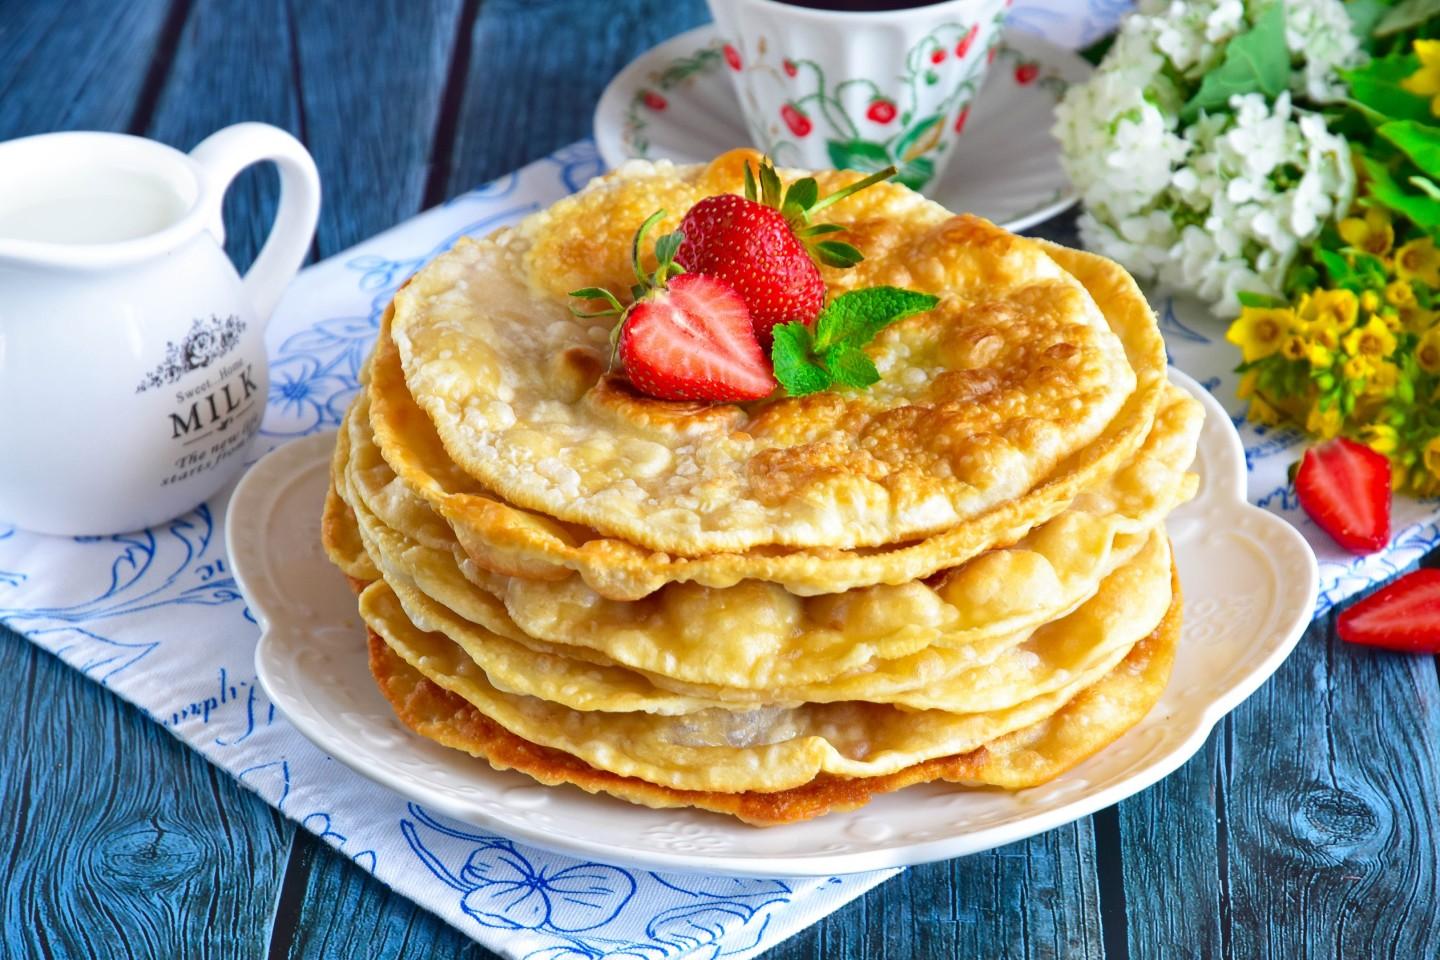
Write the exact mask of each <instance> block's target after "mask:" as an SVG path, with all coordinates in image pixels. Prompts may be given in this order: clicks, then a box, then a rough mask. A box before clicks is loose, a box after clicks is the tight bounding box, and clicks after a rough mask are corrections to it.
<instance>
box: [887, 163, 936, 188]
mask: <svg viewBox="0 0 1440 960" xmlns="http://www.w3.org/2000/svg"><path fill="white" fill-rule="evenodd" d="M934 176H935V161H933V160H931V159H930V158H929V157H916V158H915V159H914V160H907V161H905V163H903V164H902V165H901V166H900V172H899V173H897V174H896V175H895V182H896V183H903V184H905V186H907V187H909V188H910V189H911V190H922V189H924V187H925V185H926V184H927V183H929V182H930V178H932V177H934Z"/></svg>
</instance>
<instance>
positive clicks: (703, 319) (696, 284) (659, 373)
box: [620, 273, 775, 401]
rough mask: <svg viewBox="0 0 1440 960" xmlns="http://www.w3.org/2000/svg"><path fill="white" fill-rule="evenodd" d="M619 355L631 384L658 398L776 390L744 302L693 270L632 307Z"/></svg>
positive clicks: (738, 396)
mask: <svg viewBox="0 0 1440 960" xmlns="http://www.w3.org/2000/svg"><path fill="white" fill-rule="evenodd" d="M620 359H621V361H622V362H623V363H624V364H625V372H626V373H628V374H629V375H630V382H631V383H633V384H635V387H636V389H638V390H639V391H640V392H642V393H648V394H649V395H650V396H652V397H659V398H660V399H662V400H717V401H736V400H758V399H760V398H761V397H767V396H769V395H770V392H771V391H772V390H774V389H775V378H774V377H773V376H771V374H770V364H768V363H767V362H766V361H765V354H764V353H763V352H762V351H761V350H760V344H759V342H758V341H757V340H756V339H755V330H754V327H753V326H752V325H751V320H750V311H749V310H747V309H745V301H744V300H742V299H740V295H739V294H738V293H736V292H735V290H734V289H733V288H731V287H730V286H728V285H727V284H725V283H724V282H723V281H720V280H716V279H715V278H714V277H707V276H705V275H704V274H699V273H682V274H681V275H680V276H678V277H675V278H674V279H673V280H671V281H670V282H669V283H668V284H666V286H665V289H664V290H658V291H656V292H655V293H653V294H651V295H650V296H648V297H646V298H645V299H644V300H641V301H640V302H639V303H637V304H635V306H634V307H632V308H631V310H630V314H629V316H628V317H626V318H625V320H624V323H623V325H622V326H621V329H620Z"/></svg>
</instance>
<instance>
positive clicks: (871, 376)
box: [824, 343, 880, 390]
mask: <svg viewBox="0 0 1440 960" xmlns="http://www.w3.org/2000/svg"><path fill="white" fill-rule="evenodd" d="M824 364H825V368H826V369H827V370H829V371H830V376H832V377H833V378H834V379H835V382H836V383H839V384H842V385H844V386H847V387H854V388H856V389H857V390H864V389H865V388H866V387H868V386H870V385H871V384H875V383H879V382H880V371H878V370H876V369H875V362H874V361H873V360H871V359H870V358H869V357H868V356H866V354H865V351H864V350H861V349H860V348H859V347H855V346H851V345H850V344H848V343H837V344H836V345H835V346H833V347H831V348H830V349H829V350H826V351H825V356H824Z"/></svg>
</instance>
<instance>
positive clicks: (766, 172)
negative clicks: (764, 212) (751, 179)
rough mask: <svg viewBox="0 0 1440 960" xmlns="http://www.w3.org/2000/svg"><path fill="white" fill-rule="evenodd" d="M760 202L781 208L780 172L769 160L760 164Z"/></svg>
mask: <svg viewBox="0 0 1440 960" xmlns="http://www.w3.org/2000/svg"><path fill="white" fill-rule="evenodd" d="M760 202H761V203H763V204H765V206H767V207H774V208H775V209H777V210H778V209H780V174H778V173H776V172H775V166H774V164H772V163H770V162H769V161H766V162H764V163H762V164H760Z"/></svg>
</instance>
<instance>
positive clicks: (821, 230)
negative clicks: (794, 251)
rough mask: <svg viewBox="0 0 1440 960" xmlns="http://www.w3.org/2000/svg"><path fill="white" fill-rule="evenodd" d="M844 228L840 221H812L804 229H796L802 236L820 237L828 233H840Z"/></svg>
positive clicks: (796, 232)
mask: <svg viewBox="0 0 1440 960" xmlns="http://www.w3.org/2000/svg"><path fill="white" fill-rule="evenodd" d="M844 229H845V228H844V227H842V226H840V224H838V223H812V224H811V225H810V226H808V227H805V228H804V229H801V230H796V231H795V234H796V236H800V237H819V236H824V235H825V234H827V233H839V232H840V231H842V230H844Z"/></svg>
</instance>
